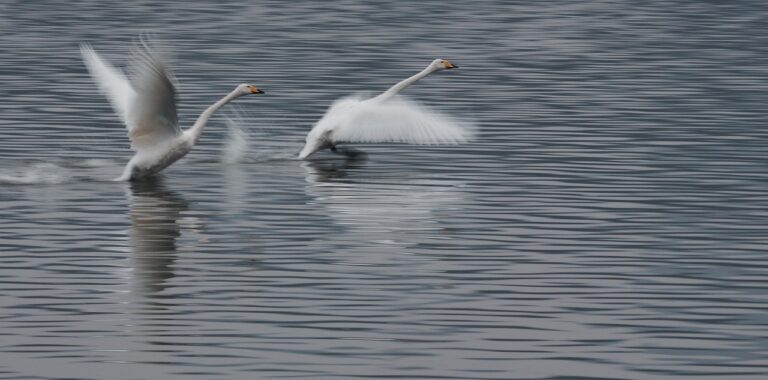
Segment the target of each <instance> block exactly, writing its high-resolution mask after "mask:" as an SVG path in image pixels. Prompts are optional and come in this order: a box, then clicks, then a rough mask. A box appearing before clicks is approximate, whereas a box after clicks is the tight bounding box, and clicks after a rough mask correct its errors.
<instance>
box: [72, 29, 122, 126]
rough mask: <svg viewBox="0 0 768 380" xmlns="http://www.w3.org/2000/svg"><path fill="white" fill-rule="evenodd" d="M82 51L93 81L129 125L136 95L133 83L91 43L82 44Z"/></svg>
mask: <svg viewBox="0 0 768 380" xmlns="http://www.w3.org/2000/svg"><path fill="white" fill-rule="evenodd" d="M80 53H81V54H82V55H83V61H85V65H86V66H87V67H88V71H89V72H90V73H91V77H93V81H94V82H96V85H97V86H99V90H101V92H102V93H104V94H105V95H106V96H107V98H109V101H110V103H112V108H114V109H115V112H116V113H117V115H118V116H120V119H122V121H123V123H125V124H126V125H128V121H127V120H128V118H127V115H128V108H129V106H130V104H131V102H132V101H133V99H134V98H135V97H136V92H135V91H134V90H133V88H132V87H131V83H130V82H128V79H127V78H126V77H125V75H124V74H123V73H122V72H121V71H120V70H118V69H116V68H114V67H112V65H110V64H109V63H107V62H106V61H104V60H102V59H101V57H99V55H98V54H96V52H95V51H93V49H92V48H91V47H90V46H89V45H87V44H82V45H80Z"/></svg>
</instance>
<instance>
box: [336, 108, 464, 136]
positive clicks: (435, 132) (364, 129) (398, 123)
mask: <svg viewBox="0 0 768 380" xmlns="http://www.w3.org/2000/svg"><path fill="white" fill-rule="evenodd" d="M352 102H354V100H352V99H346V100H342V101H339V102H337V103H336V104H335V105H334V108H335V109H334V110H332V112H333V113H338V114H336V115H334V117H333V119H334V121H335V124H336V125H335V127H334V128H333V131H332V132H331V139H332V140H333V141H334V142H360V143H372V142H399V143H409V144H425V145H432V144H460V143H463V142H467V141H469V140H470V139H472V137H473V136H474V132H475V128H474V126H473V125H471V124H470V123H467V122H462V121H459V120H456V119H454V118H452V117H450V116H448V115H444V114H441V113H439V112H436V111H433V110H430V109H429V108H427V107H426V106H423V105H421V104H418V103H416V102H414V101H411V100H408V99H405V98H403V97H395V98H391V99H388V100H385V101H378V100H365V101H359V102H358V103H357V104H354V103H352Z"/></svg>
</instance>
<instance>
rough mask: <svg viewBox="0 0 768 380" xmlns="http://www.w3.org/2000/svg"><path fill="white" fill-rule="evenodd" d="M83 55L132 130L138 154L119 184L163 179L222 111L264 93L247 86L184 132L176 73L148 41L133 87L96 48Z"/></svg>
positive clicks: (141, 50)
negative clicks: (178, 108) (157, 176)
mask: <svg viewBox="0 0 768 380" xmlns="http://www.w3.org/2000/svg"><path fill="white" fill-rule="evenodd" d="M80 52H81V53H82V56H83V60H84V61H85V64H86V66H87V67H88V71H89V72H90V73H91V76H92V77H93V80H94V82H96V84H97V86H98V87H99V89H100V90H101V92H102V93H104V94H105V95H106V96H107V98H109V100H110V103H112V108H114V110H115V112H116V113H117V114H118V116H120V118H121V119H122V121H123V123H125V125H126V127H127V128H128V137H129V138H130V139H131V148H132V149H133V150H134V151H136V154H135V155H134V156H133V158H131V160H130V161H129V162H128V164H127V165H126V166H125V170H123V174H122V175H121V176H120V177H119V178H117V179H115V180H116V181H128V180H136V179H141V178H145V177H149V176H152V175H155V174H157V173H158V172H160V171H161V170H163V169H165V168H166V167H168V166H169V165H171V164H172V163H174V162H176V161H177V160H178V159H180V158H182V157H184V156H185V155H186V154H187V153H189V151H190V150H192V147H193V146H194V145H195V143H196V142H197V140H198V139H199V138H200V134H201V133H202V132H203V128H204V127H205V124H206V123H207V122H208V119H210V117H211V116H212V115H213V114H214V113H215V112H216V111H217V110H218V109H219V108H221V107H223V106H224V105H225V104H227V103H229V102H231V101H232V100H234V99H236V98H239V97H240V96H243V95H247V94H263V93H264V92H263V91H261V90H259V89H258V88H256V87H254V86H253V85H251V84H241V85H239V86H237V87H236V88H235V89H234V90H233V91H232V92H230V93H229V94H227V95H226V96H224V97H223V98H221V99H220V100H219V101H217V102H216V103H214V104H213V105H211V106H210V107H208V109H206V110H205V111H203V113H202V114H200V117H198V118H197V121H195V124H194V125H192V127H191V128H189V129H187V130H184V131H182V130H181V128H180V127H179V119H178V116H177V114H176V97H175V95H176V89H175V88H174V84H173V76H172V73H171V72H170V69H169V68H168V66H167V65H166V64H165V62H164V61H163V59H161V57H160V56H159V55H158V54H156V53H155V52H153V51H152V50H151V49H150V48H149V46H148V45H147V44H146V43H145V42H144V41H142V44H141V46H139V48H138V49H137V54H136V57H135V58H136V59H135V63H134V65H133V66H132V72H133V74H134V75H133V78H132V80H131V81H129V80H128V79H127V78H126V77H125V75H124V74H123V73H122V72H121V71H120V70H118V69H116V68H114V67H113V66H112V65H110V64H109V63H107V62H106V61H104V60H103V59H101V57H99V55H98V54H96V52H95V51H94V50H93V49H92V48H91V46H90V45H88V44H85V43H84V44H81V45H80Z"/></svg>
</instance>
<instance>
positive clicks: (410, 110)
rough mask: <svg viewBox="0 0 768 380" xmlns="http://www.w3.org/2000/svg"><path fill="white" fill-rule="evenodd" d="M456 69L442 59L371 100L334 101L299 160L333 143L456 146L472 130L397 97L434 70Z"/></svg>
mask: <svg viewBox="0 0 768 380" xmlns="http://www.w3.org/2000/svg"><path fill="white" fill-rule="evenodd" d="M457 67H458V66H456V65H454V64H452V63H451V62H450V61H448V60H445V59H436V60H434V61H432V63H430V64H429V66H427V67H426V68H425V69H424V70H422V71H421V72H419V73H418V74H416V75H414V76H412V77H410V78H408V79H406V80H403V81H402V82H399V83H398V84H396V85H394V86H392V88H390V89H389V90H387V91H386V92H384V93H383V94H381V95H379V96H376V97H374V98H371V99H361V98H359V97H348V98H344V99H340V100H338V101H336V102H335V103H334V104H333V105H331V107H330V108H329V109H328V111H326V113H325V115H324V116H323V117H322V118H321V119H320V121H318V122H317V124H315V126H314V127H313V128H312V130H311V131H309V134H307V139H306V143H305V144H304V148H303V149H302V150H301V152H300V153H299V159H305V158H307V157H309V156H310V155H311V154H313V153H315V152H317V151H319V150H322V149H326V148H331V150H333V151H336V144H339V143H349V142H360V143H368V142H403V143H411V144H458V143H462V142H466V141H467V140H469V139H470V138H471V137H472V135H473V129H472V128H470V127H469V126H467V125H462V123H460V122H458V121H456V120H453V119H452V118H450V117H448V116H446V115H442V114H439V113H436V112H434V111H431V110H429V109H427V108H425V107H424V106H421V105H419V104H417V103H414V102H412V101H409V100H407V99H404V98H401V97H397V94H398V93H399V92H400V91H402V90H403V89H404V88H406V87H408V86H409V85H411V84H413V83H414V82H416V81H418V80H419V79H421V78H424V77H426V76H427V75H429V74H432V73H434V72H436V71H440V70H445V69H453V68H457Z"/></svg>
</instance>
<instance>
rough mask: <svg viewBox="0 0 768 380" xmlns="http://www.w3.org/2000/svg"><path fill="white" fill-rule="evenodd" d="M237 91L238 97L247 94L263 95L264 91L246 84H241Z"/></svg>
mask: <svg viewBox="0 0 768 380" xmlns="http://www.w3.org/2000/svg"><path fill="white" fill-rule="evenodd" d="M237 91H238V94H240V96H243V95H248V94H263V93H264V91H262V90H259V89H258V88H256V86H254V85H252V84H248V83H243V84H241V85H239V86H237Z"/></svg>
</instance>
